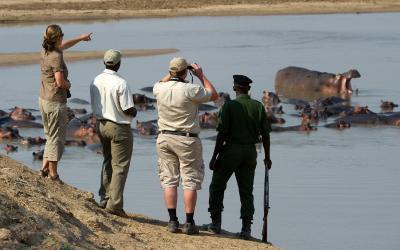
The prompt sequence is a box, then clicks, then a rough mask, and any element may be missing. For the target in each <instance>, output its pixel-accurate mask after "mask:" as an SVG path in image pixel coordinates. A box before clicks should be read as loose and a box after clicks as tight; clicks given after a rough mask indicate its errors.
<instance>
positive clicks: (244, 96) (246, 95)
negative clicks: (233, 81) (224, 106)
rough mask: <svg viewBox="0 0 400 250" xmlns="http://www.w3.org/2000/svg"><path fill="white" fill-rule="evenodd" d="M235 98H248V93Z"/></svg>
mask: <svg viewBox="0 0 400 250" xmlns="http://www.w3.org/2000/svg"><path fill="white" fill-rule="evenodd" d="M236 99H238V100H240V99H250V95H248V94H240V95H238V96H237V97H236Z"/></svg>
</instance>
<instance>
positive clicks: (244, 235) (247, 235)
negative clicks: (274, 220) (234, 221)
mask: <svg viewBox="0 0 400 250" xmlns="http://www.w3.org/2000/svg"><path fill="white" fill-rule="evenodd" d="M251 224H252V222H251V219H248V218H243V219H242V231H241V232H240V233H239V235H238V236H239V238H240V239H243V240H250V239H251Z"/></svg>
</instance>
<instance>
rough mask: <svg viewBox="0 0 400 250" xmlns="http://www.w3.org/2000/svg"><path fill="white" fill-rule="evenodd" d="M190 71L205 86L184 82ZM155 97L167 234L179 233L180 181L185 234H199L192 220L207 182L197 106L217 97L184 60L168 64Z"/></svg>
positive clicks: (197, 71)
mask: <svg viewBox="0 0 400 250" xmlns="http://www.w3.org/2000/svg"><path fill="white" fill-rule="evenodd" d="M189 70H190V71H191V72H193V74H194V75H196V76H197V77H198V78H199V80H200V81H201V83H202V86H200V85H197V84H192V83H188V82H187V81H185V78H186V76H187V74H188V71H189ZM153 94H154V96H155V97H156V99H157V108H158V127H159V131H160V134H159V135H158V138H157V153H158V157H159V176H160V181H161V186H162V187H163V189H164V200H165V204H166V207H167V209H168V213H169V216H170V221H169V223H168V230H169V231H170V232H172V233H176V232H177V231H178V229H179V222H178V218H177V216H176V205H177V198H178V197H177V187H178V185H179V181H180V179H181V180H182V186H183V190H184V192H183V194H184V203H185V212H186V223H185V224H184V226H183V232H184V233H186V234H197V233H198V228H197V227H196V225H195V222H194V220H193V216H194V210H195V207H196V200H197V190H200V189H201V184H202V182H203V178H204V162H203V155H202V154H203V153H202V145H201V141H200V138H199V137H198V134H199V133H200V126H199V118H198V106H199V104H200V103H204V102H209V101H215V100H217V99H218V93H217V92H216V90H215V88H214V86H213V85H212V84H211V82H210V81H209V80H208V79H207V78H206V77H205V75H204V74H203V70H202V69H201V67H199V66H198V65H197V64H195V63H194V64H191V65H190V64H188V63H187V61H186V60H185V59H184V58H174V59H172V60H171V62H170V64H169V74H168V75H166V76H165V77H164V78H163V79H162V80H161V81H160V82H158V83H156V84H155V85H154V88H153Z"/></svg>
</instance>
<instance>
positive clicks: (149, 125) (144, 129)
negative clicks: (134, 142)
mask: <svg viewBox="0 0 400 250" xmlns="http://www.w3.org/2000/svg"><path fill="white" fill-rule="evenodd" d="M136 129H137V132H138V134H139V135H142V136H151V135H157V134H158V126H157V120H150V121H146V122H140V121H139V120H136Z"/></svg>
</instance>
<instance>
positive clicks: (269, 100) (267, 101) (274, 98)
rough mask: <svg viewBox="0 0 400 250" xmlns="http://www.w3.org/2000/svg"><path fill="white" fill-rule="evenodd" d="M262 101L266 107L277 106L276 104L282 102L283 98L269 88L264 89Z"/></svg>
mask: <svg viewBox="0 0 400 250" xmlns="http://www.w3.org/2000/svg"><path fill="white" fill-rule="evenodd" d="M261 102H262V103H263V104H264V106H266V107H275V106H276V105H278V104H279V103H281V100H280V99H279V97H278V95H277V94H275V93H274V92H269V91H267V90H264V91H263V96H262V98H261Z"/></svg>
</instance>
